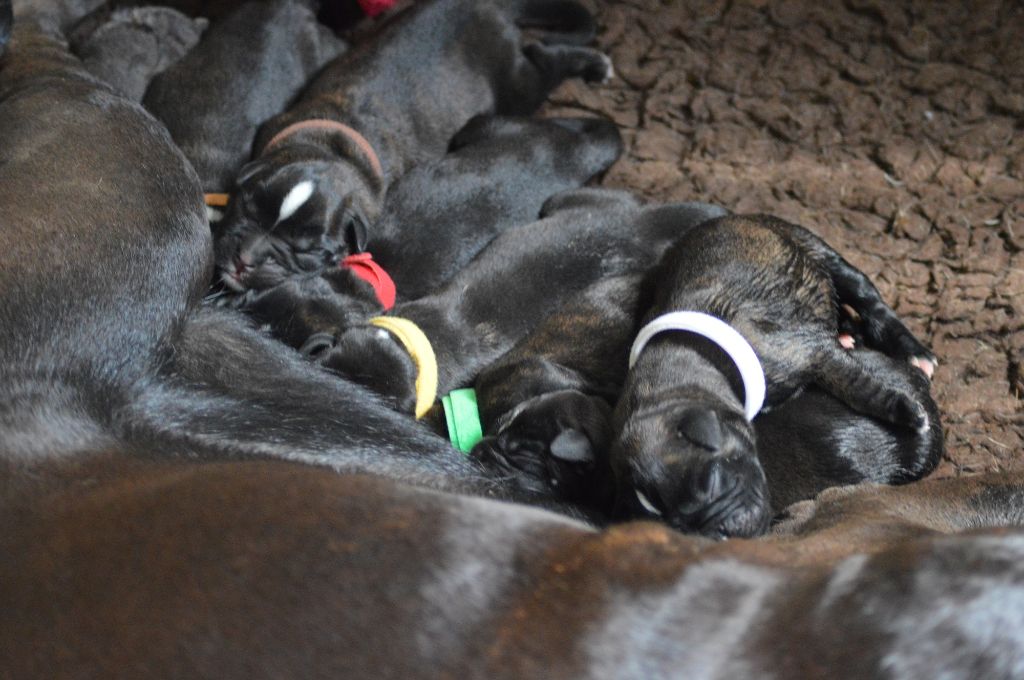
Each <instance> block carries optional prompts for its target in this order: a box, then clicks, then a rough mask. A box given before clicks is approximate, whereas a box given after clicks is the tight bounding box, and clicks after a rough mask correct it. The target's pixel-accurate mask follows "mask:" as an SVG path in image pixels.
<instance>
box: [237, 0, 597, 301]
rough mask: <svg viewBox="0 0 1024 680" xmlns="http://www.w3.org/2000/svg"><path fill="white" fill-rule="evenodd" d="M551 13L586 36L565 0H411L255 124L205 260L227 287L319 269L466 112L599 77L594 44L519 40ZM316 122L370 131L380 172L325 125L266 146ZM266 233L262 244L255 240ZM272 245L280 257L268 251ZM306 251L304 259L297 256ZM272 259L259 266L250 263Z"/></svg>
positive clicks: (438, 149) (347, 246)
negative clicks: (300, 189) (291, 202)
mask: <svg viewBox="0 0 1024 680" xmlns="http://www.w3.org/2000/svg"><path fill="white" fill-rule="evenodd" d="M563 14H565V15H567V16H568V18H569V20H571V21H572V22H574V23H570V25H569V26H568V29H570V30H577V31H578V30H580V25H579V24H580V22H584V23H585V26H583V29H585V32H586V33H590V32H591V31H592V27H593V19H592V18H591V17H590V15H589V14H588V13H587V12H585V11H579V8H578V6H577V5H576V4H575V3H574V2H571V1H569V0H547V1H539V0H514V1H513V2H494V1H491V0H482V1H478V0H434V1H433V2H417V3H415V4H414V5H413V6H412V7H411V8H410V9H408V10H406V11H405V12H402V13H400V14H399V15H398V16H396V17H395V18H394V19H393V20H392V21H390V22H387V23H386V24H385V25H384V27H383V28H382V29H381V30H380V32H379V33H378V34H376V35H374V36H372V37H370V38H369V39H367V40H365V41H363V42H362V43H360V44H359V45H357V46H355V47H353V49H352V50H350V51H349V52H348V53H346V54H345V55H344V56H343V57H341V58H340V59H337V60H335V61H334V62H332V63H331V64H330V65H328V66H327V67H326V68H325V69H324V70H323V72H322V73H321V74H320V75H319V76H318V77H317V78H316V79H315V80H313V82H312V83H311V84H310V85H309V87H308V88H306V90H305V91H304V92H303V93H302V95H301V96H300V98H299V100H298V102H297V103H296V104H295V105H294V106H292V107H291V108H290V109H289V110H288V111H287V112H286V113H284V114H282V115H280V116H277V117H275V118H273V119H272V120H270V121H269V122H268V123H267V124H266V125H264V126H263V127H262V128H261V130H260V133H259V135H258V137H257V140H256V145H255V147H254V148H255V150H256V154H255V155H256V157H257V158H256V160H255V161H254V162H253V163H252V164H250V165H248V166H246V167H245V168H243V170H242V172H241V173H240V174H239V176H238V182H237V183H238V188H237V191H236V192H235V193H234V195H233V198H232V203H231V205H230V206H229V207H228V212H227V214H226V216H225V219H224V221H223V223H222V226H221V228H220V231H219V238H218V240H217V264H218V267H219V268H220V270H221V271H222V272H223V273H224V274H225V275H226V276H227V277H228V279H227V283H228V285H229V286H232V287H234V288H237V289H238V290H242V289H245V288H252V287H255V286H256V285H257V284H258V285H260V286H264V287H265V282H267V281H270V280H273V283H272V284H271V285H275V284H276V283H280V282H281V281H282V280H283V279H284V278H286V277H287V276H290V275H295V274H301V273H303V272H307V271H309V270H308V269H307V267H309V266H319V267H324V266H329V265H325V264H324V262H327V261H328V258H327V257H326V256H328V255H330V256H336V255H341V254H344V253H345V252H355V251H359V250H362V249H363V248H364V247H365V244H366V236H367V233H368V229H369V228H370V225H372V224H373V223H374V222H375V221H376V220H377V218H378V217H379V216H380V212H381V204H382V201H383V198H384V194H385V191H386V190H387V188H388V187H389V186H390V185H391V184H392V183H393V182H394V181H395V180H397V179H398V178H399V177H401V176H402V175H403V174H405V173H406V172H407V171H408V170H409V169H410V168H411V167H413V166H414V165H417V164H420V163H423V162H425V161H427V160H430V159H432V158H437V157H439V156H440V155H442V154H443V153H444V150H445V148H446V146H447V145H448V141H449V139H450V138H451V137H452V135H454V134H455V132H456V131H457V130H459V129H460V128H461V127H462V126H463V125H465V123H466V122H467V121H468V120H469V119H470V118H472V117H473V116H475V115H477V114H481V113H500V114H513V115H521V114H526V113H529V112H531V111H533V110H534V109H536V108H537V107H538V106H539V105H540V104H541V102H543V100H544V99H545V97H546V96H547V94H548V92H549V91H550V90H551V89H553V88H554V87H555V86H556V85H557V84H558V83H559V82H561V81H562V80H563V79H565V78H567V77H571V76H583V77H586V78H588V79H590V80H602V79H604V78H606V77H607V76H608V75H609V74H610V62H609V61H608V59H607V57H605V56H604V55H602V54H601V53H599V52H597V51H595V50H592V49H589V48H585V47H579V46H576V45H565V44H544V43H541V42H532V43H528V44H526V45H524V44H523V36H522V34H521V30H520V26H521V25H522V24H533V23H537V22H538V21H540V20H544V19H547V18H551V19H552V20H554V19H558V18H559V17H560V16H561V15H563ZM547 28H548V29H549V33H547V36H548V37H549V38H550V39H551V40H557V39H559V36H562V35H563V34H561V33H558V32H557V30H558V29H561V28H562V26H560V25H558V23H557V21H553V22H552V25H551V26H548V27H547ZM578 37H579V36H577V35H574V34H572V33H570V34H569V35H568V37H566V38H565V39H566V40H575V39H577V38H578ZM324 118H326V119H330V120H334V121H340V122H342V123H345V124H347V125H349V126H351V127H352V128H354V129H355V130H357V131H358V132H359V133H361V134H362V135H363V136H364V137H365V138H366V139H367V140H369V143H370V144H371V145H372V146H373V148H374V150H375V152H376V154H377V155H378V156H379V158H380V161H381V163H382V165H383V172H384V177H383V178H381V177H378V176H377V175H376V174H375V173H374V171H373V170H372V167H371V165H370V161H369V159H368V158H367V156H366V155H365V154H364V153H363V152H362V151H360V150H359V148H358V147H357V146H356V144H355V143H354V142H353V141H352V140H351V139H350V138H349V137H347V136H345V135H344V134H341V133H339V132H336V131H325V130H322V129H318V130H305V131H301V132H298V133H296V134H293V135H292V136H291V137H289V138H287V139H286V140H285V141H283V142H282V143H280V144H278V145H276V146H275V147H274V148H272V149H270V150H264V146H265V145H266V144H267V143H268V142H269V141H270V140H271V139H272V137H273V136H274V135H275V134H276V133H278V132H280V131H281V130H283V129H284V128H285V127H287V126H288V125H291V124H293V123H297V122H300V121H304V120H309V119H324ZM302 181H310V182H312V183H313V185H314V193H313V195H312V197H311V198H310V199H309V200H308V201H306V202H305V203H304V204H303V206H302V207H301V208H300V209H299V210H298V212H296V213H295V214H294V215H292V216H290V217H288V218H287V219H283V220H281V222H280V223H278V216H279V212H280V207H281V205H282V202H283V201H284V199H285V197H286V196H287V195H288V193H289V191H291V190H292V189H293V188H294V187H295V186H296V185H297V184H298V183H299V182H302ZM271 232H272V236H273V239H274V240H275V242H276V244H275V247H274V248H273V249H271V248H269V247H268V246H267V236H268V234H271ZM281 249H287V250H290V251H291V253H292V256H286V257H283V258H282V257H280V254H279V252H276V251H280V250H281ZM306 253H312V254H313V255H315V256H316V257H313V258H303V257H301V255H303V254H306ZM271 255H273V256H274V261H273V262H270V263H268V264H269V271H266V272H262V271H260V269H261V268H263V266H264V264H265V263H266V258H267V257H268V256H271ZM282 260H283V261H282Z"/></svg>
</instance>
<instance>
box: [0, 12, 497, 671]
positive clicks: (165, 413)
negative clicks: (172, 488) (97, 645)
mask: <svg viewBox="0 0 1024 680" xmlns="http://www.w3.org/2000/svg"><path fill="white" fill-rule="evenodd" d="M0 1H2V0H0ZM83 159H85V160H83ZM0 206H3V209H2V210H0V289H2V290H3V291H4V295H3V296H0V318H2V319H3V320H4V322H3V323H2V324H0V487H3V488H7V479H8V478H9V477H16V478H17V479H18V480H29V481H27V482H26V483H27V484H28V485H29V486H32V482H31V480H33V479H37V478H39V477H40V476H41V475H43V474H44V472H45V471H46V470H50V471H53V470H56V471H57V473H58V475H59V474H66V475H67V476H70V477H72V478H74V475H75V474H76V473H75V467H76V466H77V465H83V464H86V463H87V462H88V461H90V460H95V459H97V458H100V457H102V458H162V459H163V460H164V461H167V462H172V461H175V460H177V461H180V462H182V464H184V463H185V462H186V461H196V460H210V459H221V460H224V459H230V460H237V459H240V458H253V457H264V458H274V459H277V460H279V461H282V460H287V461H290V462H291V463H298V462H302V463H307V464H314V465H321V466H329V467H331V468H333V469H335V470H347V471H357V470H358V471H363V472H374V473H376V474H380V475H384V476H387V477H390V478H392V479H401V480H404V481H409V482H416V483H421V484H428V485H431V486H437V487H441V488H451V487H452V486H453V485H457V486H458V488H460V489H461V490H468V489H469V488H474V489H477V490H480V491H481V492H486V490H487V489H490V488H492V487H493V485H490V483H489V482H488V481H487V480H485V479H483V475H482V474H481V472H480V470H479V468H478V466H476V465H474V464H473V463H472V462H471V461H468V460H467V459H466V458H465V456H462V455H461V454H460V453H458V452H457V451H455V450H453V449H452V448H451V447H450V446H449V445H448V443H447V442H446V441H445V440H444V439H442V438H440V437H438V436H436V435H434V434H433V433H431V432H429V431H428V430H427V429H426V428H424V427H422V426H421V425H418V424H417V423H415V422H413V421H412V420H411V419H409V418H406V417H404V416H403V415H401V414H398V413H396V412H395V411H394V410H392V409H390V408H388V407H387V406H386V405H385V404H383V403H382V402H381V400H380V399H379V398H377V397H376V396H375V395H373V394H372V393H370V392H368V391H367V390H365V389H362V388H360V387H359V386H357V385H353V384H351V383H348V382H345V381H343V380H340V379H338V378H336V377H334V376H330V375H327V374H326V373H325V372H323V371H322V370H320V369H318V368H317V367H315V366H313V365H311V364H310V363H309V362H307V361H305V360H304V359H303V358H302V357H301V356H300V355H298V354H297V353H295V352H293V351H290V350H288V349H287V348H283V347H281V345H280V343H278V342H275V341H273V340H272V339H271V338H269V337H267V336H266V335H265V334H262V333H260V332H258V331H256V330H255V329H253V328H252V327H251V324H250V323H249V322H248V320H247V319H245V318H244V317H243V316H242V315H241V314H240V313H239V312H236V311H234V310H223V309H215V310H210V309H205V308H203V307H201V306H200V302H201V299H202V296H203V294H204V292H205V291H206V290H207V288H208V286H209V281H210V277H211V274H212V269H213V268H212V264H213V253H212V247H211V237H210V230H209V226H208V224H207V221H206V218H205V211H204V207H203V201H202V191H201V190H200V187H199V182H198V178H197V177H196V174H195V172H194V170H193V169H192V167H191V165H190V164H189V163H188V161H187V160H186V159H185V157H184V156H183V155H182V154H181V152H180V151H179V150H178V148H177V147H176V146H175V145H174V143H173V142H172V140H171V138H170V135H168V134H167V131H166V129H165V128H164V127H163V126H162V125H161V124H160V123H159V122H158V121H156V120H155V119H154V118H153V117H152V116H150V115H149V114H148V113H146V112H145V111H144V110H143V108H142V107H141V106H139V105H137V104H134V103H132V102H129V101H127V100H126V99H124V98H122V97H120V96H118V95H116V94H115V93H114V92H112V90H111V89H110V88H109V87H108V86H107V85H105V84H104V83H102V82H100V81H99V80H98V79H97V78H95V77H94V76H92V75H90V74H89V73H88V72H86V71H85V70H84V69H83V68H82V65H81V62H80V61H79V60H78V59H77V58H76V57H74V56H73V55H71V54H70V53H69V52H68V51H67V49H66V44H65V42H64V40H63V36H62V35H60V34H59V33H58V32H56V31H54V30H50V29H49V28H43V27H40V26H36V25H34V22H30V21H19V23H18V24H17V25H16V26H15V29H14V37H13V39H12V42H11V46H10V49H9V50H8V51H7V52H6V54H5V55H4V56H3V58H2V60H0ZM55 244H59V247H58V246H57V245H55ZM0 496H3V494H2V493H0ZM2 502H3V499H0V503H2ZM0 533H2V532H0ZM43 675H44V676H47V675H48V674H47V673H43Z"/></svg>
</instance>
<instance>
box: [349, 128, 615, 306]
mask: <svg viewBox="0 0 1024 680" xmlns="http://www.w3.org/2000/svg"><path fill="white" fill-rule="evenodd" d="M450 149H451V150H450V151H449V153H448V154H446V155H445V156H444V158H443V159H441V160H439V161H435V162H432V163H426V164H424V165H420V166H416V167H414V168H413V169H412V170H410V171H409V172H408V173H407V174H406V175H404V176H403V177H402V178H401V179H400V180H398V182H396V183H395V184H394V185H393V186H392V187H391V190H390V191H388V195H387V200H386V201H385V202H384V212H383V214H382V215H381V218H380V219H379V220H378V221H377V223H376V224H375V225H374V227H373V230H372V231H371V232H370V235H369V237H368V239H367V244H366V250H367V252H369V253H372V254H373V257H374V259H375V260H376V261H377V262H378V263H380V265H381V266H382V267H384V269H385V270H386V271H387V272H388V273H389V274H390V275H391V277H392V278H393V279H394V283H395V287H396V289H397V291H398V299H399V300H415V299H416V298H419V297H422V296H423V295H426V294H427V293H430V292H432V291H434V290H436V289H437V288H439V287H440V286H441V285H442V284H444V283H446V282H447V281H449V280H450V279H451V278H452V277H453V276H455V275H456V274H457V273H458V272H459V271H461V270H462V268H463V267H465V266H466V264H467V263H468V262H469V261H470V260H472V259H473V257H474V256H475V255H476V254H477V253H478V252H480V251H481V250H482V249H483V248H484V247H485V246H486V245H487V244H488V243H490V241H491V240H492V239H493V238H494V237H495V236H496V235H498V234H499V233H501V232H503V231H505V230H506V229H508V228H510V227H514V226H518V225H522V224H527V223H528V222H532V221H534V220H536V219H537V215H539V214H540V211H541V208H542V207H543V205H544V202H545V201H546V200H547V199H548V198H550V197H552V196H554V195H555V194H558V193H562V192H564V191H568V190H570V189H576V188H578V187H580V186H582V185H583V184H584V183H585V182H586V181H587V180H589V179H590V178H592V177H594V176H595V175H597V174H598V173H601V172H603V171H605V170H607V169H608V167H609V166H610V165H611V164H612V163H614V162H615V160H616V159H617V158H618V157H619V154H620V153H621V152H622V141H621V138H620V137H619V132H618V128H617V127H616V126H615V124H614V123H612V122H611V121H609V120H606V119H601V118H551V119H547V120H543V119H540V120H538V119H528V118H506V117H494V116H478V117H476V118H474V119H472V120H471V121H470V122H469V123H468V124H466V126H465V127H464V128H462V130H460V131H459V132H458V133H457V134H456V135H455V137H454V138H452V142H451V145H450Z"/></svg>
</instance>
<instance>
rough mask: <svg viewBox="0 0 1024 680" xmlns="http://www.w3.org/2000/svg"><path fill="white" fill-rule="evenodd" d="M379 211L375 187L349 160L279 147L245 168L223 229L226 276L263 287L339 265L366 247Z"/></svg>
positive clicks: (218, 248)
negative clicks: (301, 156)
mask: <svg viewBox="0 0 1024 680" xmlns="http://www.w3.org/2000/svg"><path fill="white" fill-rule="evenodd" d="M376 213H377V208H376V201H375V199H374V194H373V193H372V190H371V189H370V187H369V186H368V184H367V183H366V180H365V178H364V177H363V176H362V175H361V174H360V173H359V172H358V170H357V169H356V168H354V167H353V166H350V165H349V164H348V163H346V162H344V161H338V162H335V161H326V160H294V161H292V162H286V157H285V156H283V155H282V154H278V153H276V152H275V153H272V154H271V155H269V156H267V157H264V158H261V159H260V160H257V161H254V162H252V163H250V164H249V165H247V166H245V167H244V168H243V169H242V172H241V174H239V176H238V180H237V190H236V192H235V194H234V195H233V198H232V201H231V204H230V205H229V206H228V212H227V214H226V215H225V217H224V219H223V220H222V221H221V222H220V224H219V225H218V229H217V233H216V234H215V236H216V244H215V256H216V259H217V267H218V271H219V273H220V278H221V280H222V281H223V283H224V285H226V286H227V287H228V288H230V289H232V290H234V291H236V292H242V291H245V290H252V289H255V290H263V289H267V288H271V287H273V286H276V285H278V284H280V283H281V282H283V281H284V280H286V279H288V278H289V277H292V276H296V275H302V274H315V273H318V272H321V271H324V270H326V269H329V268H331V267H334V266H335V265H336V264H337V262H338V259H339V258H340V257H343V256H344V255H347V254H349V253H356V252H361V251H362V250H363V249H364V248H365V247H366V241H367V235H368V229H369V222H368V220H369V219H370V218H371V217H374V216H376Z"/></svg>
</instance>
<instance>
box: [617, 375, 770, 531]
mask: <svg viewBox="0 0 1024 680" xmlns="http://www.w3.org/2000/svg"><path fill="white" fill-rule="evenodd" d="M611 458H612V468H613V470H614V473H615V477H616V485H617V495H618V498H617V503H616V505H617V507H618V511H619V513H622V514H626V515H628V516H647V517H650V516H652V515H653V516H657V517H659V518H661V519H662V520H663V521H665V522H667V523H668V524H670V525H671V526H672V527H674V528H676V529H679V530H681V531H685V532H689V533H700V534H703V535H706V536H712V537H716V538H724V537H726V536H754V535H757V534H760V533H763V532H764V531H765V529H766V528H767V526H768V521H769V520H770V518H771V510H770V506H769V503H768V488H767V485H766V482H765V476H764V472H763V471H762V469H761V464H760V463H759V462H758V459H757V451H756V447H755V440H754V430H753V427H752V426H751V425H750V423H748V422H747V420H746V419H745V418H744V417H743V414H742V413H740V412H738V411H737V410H736V409H735V408H731V407H729V406H727V405H726V404H725V403H723V402H721V401H719V400H717V399H716V398H715V397H714V396H712V395H710V394H709V395H700V396H699V397H698V396H697V395H694V396H693V397H692V398H686V399H676V400H672V401H671V402H669V403H659V404H641V405H640V406H639V407H638V408H635V409H633V410H632V412H631V413H629V414H628V417H627V418H626V420H625V423H624V425H623V427H622V428H621V429H620V434H619V436H618V437H617V439H616V441H615V442H614V443H613V446H612V452H611Z"/></svg>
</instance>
